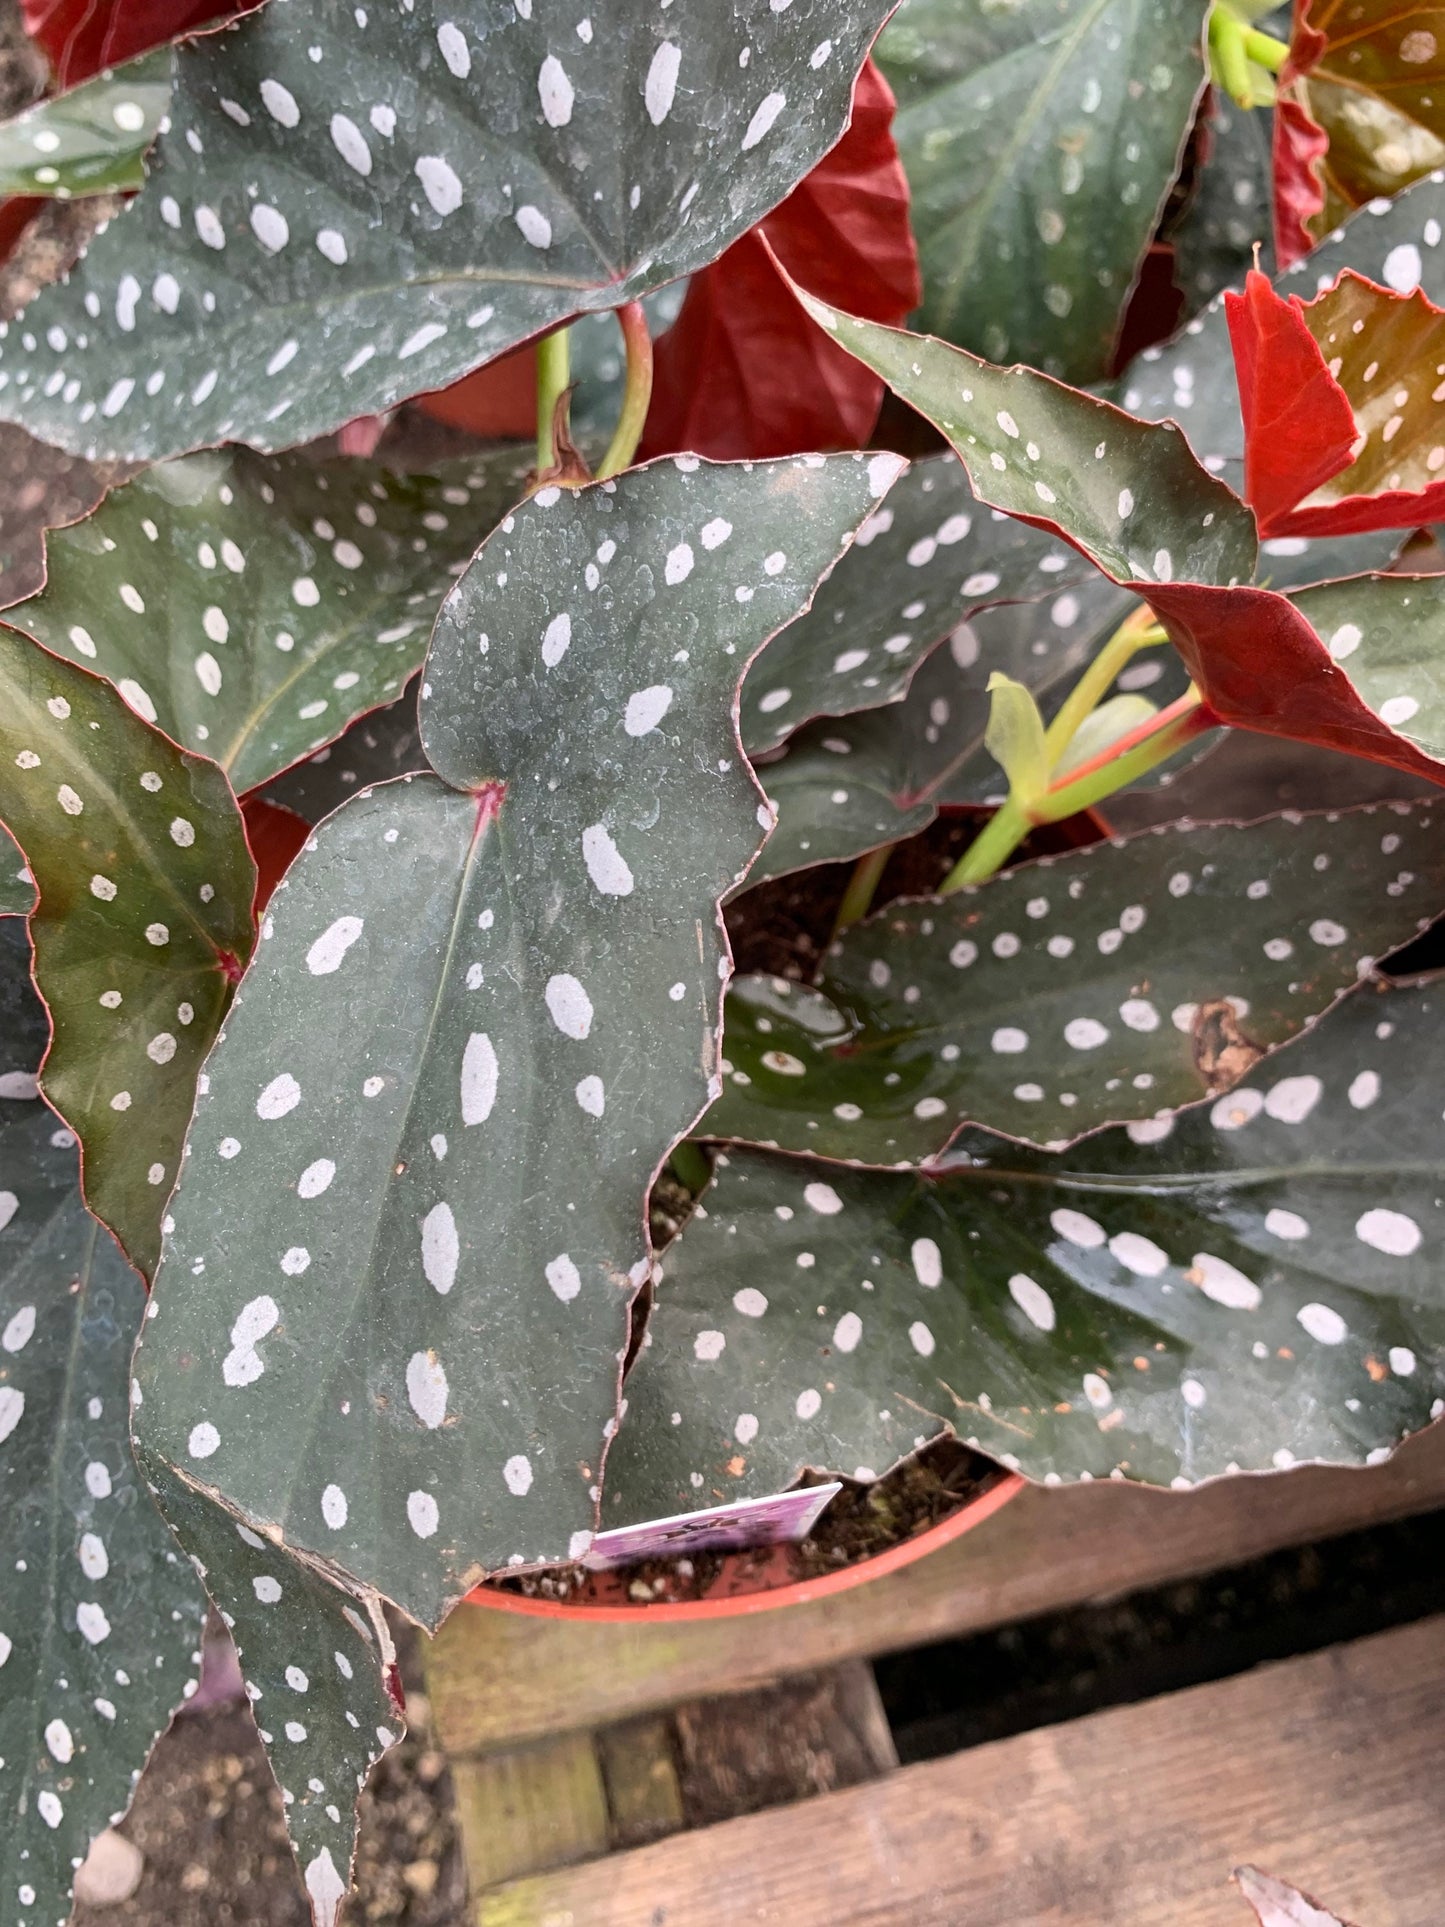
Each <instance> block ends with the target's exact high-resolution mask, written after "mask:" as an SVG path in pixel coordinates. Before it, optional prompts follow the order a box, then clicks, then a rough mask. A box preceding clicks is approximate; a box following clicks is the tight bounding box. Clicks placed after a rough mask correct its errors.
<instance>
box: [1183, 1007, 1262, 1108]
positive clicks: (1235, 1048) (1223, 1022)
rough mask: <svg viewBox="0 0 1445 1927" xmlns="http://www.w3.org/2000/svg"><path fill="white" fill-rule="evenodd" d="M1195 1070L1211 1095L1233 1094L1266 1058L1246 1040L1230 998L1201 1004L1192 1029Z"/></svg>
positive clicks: (1259, 1049)
mask: <svg viewBox="0 0 1445 1927" xmlns="http://www.w3.org/2000/svg"><path fill="white" fill-rule="evenodd" d="M1190 1041H1191V1043H1192V1045H1193V1049H1194V1067H1195V1069H1196V1070H1197V1071H1198V1072H1199V1075H1200V1076H1201V1077H1202V1078H1203V1079H1204V1082H1205V1084H1206V1085H1207V1086H1208V1088H1209V1091H1210V1094H1211V1095H1218V1094H1219V1093H1220V1092H1222V1091H1227V1090H1230V1089H1231V1088H1232V1087H1233V1086H1234V1085H1235V1084H1237V1083H1238V1082H1239V1080H1240V1078H1241V1077H1247V1076H1248V1075H1249V1073H1250V1072H1251V1071H1252V1070H1253V1069H1254V1067H1255V1065H1256V1064H1257V1063H1258V1062H1259V1060H1260V1058H1261V1057H1263V1056H1264V1051H1263V1050H1262V1049H1261V1047H1260V1046H1259V1045H1258V1044H1256V1043H1254V1042H1253V1041H1252V1039H1250V1038H1248V1037H1246V1036H1245V1034H1244V1032H1243V1031H1242V1030H1241V1029H1240V1027H1239V1017H1238V1015H1237V1014H1236V1012H1235V1008H1234V1006H1233V1004H1231V1003H1230V1001H1229V999H1228V998H1227V997H1216V998H1214V999H1212V1000H1211V1001H1210V1002H1209V1003H1206V1004H1201V1005H1200V1006H1199V1008H1198V1010H1197V1011H1196V1012H1195V1013H1194V1022H1193V1024H1192V1025H1191V1026H1190Z"/></svg>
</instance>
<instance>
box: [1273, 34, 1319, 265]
mask: <svg viewBox="0 0 1445 1927" xmlns="http://www.w3.org/2000/svg"><path fill="white" fill-rule="evenodd" d="M1309 8H1310V0H1295V8H1294V24H1293V27H1292V28H1291V31H1290V44H1289V59H1288V60H1287V61H1286V62H1285V64H1284V67H1283V69H1282V71H1281V73H1280V76H1279V97H1278V99H1277V100H1276V102H1275V109H1274V140H1273V148H1274V152H1273V173H1274V251H1275V258H1276V259H1277V260H1278V262H1279V267H1280V272H1281V273H1283V272H1284V270H1285V269H1286V268H1292V267H1293V266H1294V264H1295V262H1296V261H1302V260H1303V259H1304V257H1305V256H1306V255H1307V254H1308V253H1309V251H1310V249H1311V248H1312V247H1313V246H1314V244H1315V237H1314V236H1313V235H1312V234H1311V233H1310V231H1309V223H1310V222H1311V221H1312V220H1313V219H1314V218H1315V216H1316V215H1317V214H1319V213H1320V212H1321V210H1322V209H1323V207H1324V204H1325V189H1324V182H1323V181H1322V180H1321V178H1320V171H1319V169H1320V163H1321V161H1323V159H1324V157H1325V155H1326V153H1327V152H1328V151H1329V145H1330V137H1329V135H1328V134H1327V133H1326V132H1325V130H1324V129H1323V127H1321V126H1320V125H1319V123H1318V122H1317V121H1316V120H1315V118H1314V116H1313V115H1312V114H1311V113H1310V111H1309V109H1308V108H1307V107H1306V106H1305V104H1304V102H1303V100H1302V99H1301V98H1300V90H1299V88H1298V87H1296V86H1295V85H1294V84H1293V83H1294V82H1296V81H1298V80H1300V79H1302V78H1303V76H1304V75H1306V74H1307V73H1308V72H1309V71H1310V69H1311V67H1313V66H1314V65H1315V64H1316V62H1317V61H1318V60H1319V58H1320V56H1321V55H1322V54H1323V53H1324V50H1325V48H1326V47H1327V46H1328V44H1329V42H1328V38H1327V36H1326V35H1324V34H1322V33H1319V32H1317V31H1316V30H1315V28H1313V27H1312V26H1311V25H1310V24H1309V21H1308V18H1307V15H1308V13H1309Z"/></svg>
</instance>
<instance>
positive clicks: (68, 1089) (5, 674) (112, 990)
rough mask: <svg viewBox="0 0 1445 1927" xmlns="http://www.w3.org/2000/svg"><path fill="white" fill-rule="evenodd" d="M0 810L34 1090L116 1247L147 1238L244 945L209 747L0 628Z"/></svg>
mask: <svg viewBox="0 0 1445 1927" xmlns="http://www.w3.org/2000/svg"><path fill="white" fill-rule="evenodd" d="M0 818H3V820H4V821H5V823H6V824H8V826H9V828H10V829H11V830H12V832H13V833H14V835H15V838H16V840H17V841H18V842H19V844H20V846H21V848H22V849H23V850H24V852H25V855H26V857H27V859H28V861H29V864H30V868H31V869H32V870H33V872H34V873H35V877H36V879H37V883H38V886H39V890H40V905H39V908H38V909H37V910H36V912H35V914H34V916H33V917H32V919H31V926H30V927H31V934H32V936H33V938H34V942H35V956H36V963H35V975H36V981H37V982H38V983H39V985H40V986H41V991H42V994H43V995H44V997H45V1000H46V1002H47V1004H48V1005H49V1007H50V1014H51V1018H52V1021H53V1023H54V1027H55V1037H54V1042H53V1043H52V1045H51V1048H50V1054H49V1056H48V1057H47V1059H46V1064H45V1075H44V1079H43V1083H44V1087H45V1093H46V1096H47V1097H48V1098H49V1099H50V1101H51V1102H52V1103H53V1104H54V1106H55V1108H56V1109H57V1110H58V1111H59V1112H60V1113H61V1115H62V1116H63V1117H64V1118H65V1119H66V1121H67V1122H68V1123H69V1124H70V1125H71V1126H72V1128H73V1129H74V1130H75V1131H76V1132H77V1134H78V1135H79V1137H80V1139H81V1141H82V1143H83V1144H84V1146H85V1192H86V1198H87V1201H88V1202H89V1204H90V1205H91V1207H92V1209H93V1210H94V1211H95V1212H96V1214H97V1216H98V1217H100V1218H102V1219H103V1220H104V1221H105V1223H106V1224H108V1225H109V1226H110V1227H111V1229H112V1230H113V1231H114V1232H115V1234H116V1236H117V1237H118V1238H119V1239H120V1241H121V1243H122V1244H123V1245H124V1247H125V1249H126V1251H127V1252H128V1253H129V1255H130V1257H131V1259H132V1260H133V1261H134V1263H135V1264H136V1265H137V1266H138V1267H139V1268H140V1269H141V1270H143V1271H146V1272H149V1271H150V1270H151V1269H152V1267H153V1266H154V1264H155V1261H156V1257H157V1255H158V1253H159V1249H160V1216H161V1206H162V1204H163V1203H164V1201H165V1197H166V1194H167V1192H168V1191H169V1190H170V1187H171V1185H172V1184H173V1183H174V1182H175V1177H176V1170H177V1166H178V1163H179V1159H180V1150H181V1141H182V1139H183V1137H184V1135H185V1130H186V1125H187V1122H188V1121H189V1119H190V1115H191V1101H192V1096H193V1094H194V1090H195V1080H196V1072H197V1070H198V1068H199V1066H200V1063H201V1059H202V1058H203V1057H204V1056H205V1054H206V1052H207V1051H208V1050H209V1049H210V1047H211V1044H212V1042H213V1041H214V1039H215V1036H216V1032H217V1029H218V1028H219V1026H220V1022H221V1018H222V1016H223V1014H224V1012H225V1009H226V1006H227V1004H228V1003H229V1002H230V997H231V986H232V983H233V982H234V980H235V978H236V977H237V976H238V975H239V973H240V968H241V966H242V964H244V962H245V960H246V958H247V956H248V955H249V954H250V949H251V942H252V932H253V925H252V918H251V896H252V891H253V890H254V888H255V880H256V873H255V866H254V864H253V863H252V861H251V854H250V851H249V850H248V849H247V847H246V836H245V831H244V830H243V829H242V826H241V815H240V811H239V810H238V809H237V807H236V800H235V798H234V797H233V796H232V794H231V791H230V788H229V786H228V785H227V782H226V779H225V777H224V776H223V775H222V774H221V772H220V771H219V770H218V769H217V768H216V767H215V765H214V764H213V763H208V762H206V761H205V760H204V758H202V757H198V756H191V755H188V754H186V753H185V752H183V751H181V750H178V749H177V748H176V747H175V745H174V744H173V743H171V742H169V741H168V740H167V738H166V737H164V736H162V735H161V734H160V732H159V731H158V730H154V729H152V728H151V727H150V726H149V725H148V724H147V723H145V722H143V721H142V720H141V718H140V717H139V716H137V715H134V714H133V713H132V712H131V710H130V709H129V708H128V707H127V706H126V704H125V703H124V702H123V701H122V699H121V697H120V696H119V695H118V694H117V693H116V691H115V690H114V689H112V688H111V687H110V686H109V684H108V683H105V682H102V681H101V679H100V678H99V677H98V676H93V675H89V674H87V673H86V672H85V671H84V670H81V669H78V668H76V667H75V666H74V664H72V663H69V662H65V661H62V660H61V659H60V658H59V657H57V656H52V655H50V654H48V653H47V652H46V651H45V650H44V649H41V648H38V647H37V646H36V644H35V643H33V642H32V641H31V640H30V639H29V637H27V636H22V635H20V634H18V633H17V631H15V630H14V629H7V628H4V627H3V626H0Z"/></svg>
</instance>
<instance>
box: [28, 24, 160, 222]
mask: <svg viewBox="0 0 1445 1927" xmlns="http://www.w3.org/2000/svg"><path fill="white" fill-rule="evenodd" d="M170 97H171V62H170V55H169V54H168V53H167V52H166V51H165V50H164V49H162V50H160V51H158V52H156V53H152V54H143V55H142V56H141V58H140V59H139V60H130V61H127V62H126V63H125V65H124V66H121V67H117V68H115V69H114V70H113V71H112V72H110V73H104V74H101V75H99V76H98V77H97V78H96V79H95V80H87V81H84V82H83V83H82V84H81V85H80V86H79V87H72V88H71V89H70V90H69V92H67V93H64V94H58V95H56V96H55V97H54V98H53V99H51V100H43V101H41V102H40V103H39V105H38V106H35V107H31V108H29V109H28V110H27V111H26V112H25V113H23V114H19V115H17V116H16V118H15V119H14V120H7V121H4V122H0V194H37V195H51V196H54V197H55V198H56V199H57V200H67V201H68V200H70V199H71V198H72V197H73V196H75V195H78V194H119V193H131V192H133V191H134V190H135V189H136V188H138V187H140V185H141V184H142V182H143V181H144V180H145V152H146V149H147V148H148V147H149V146H150V144H151V142H152V141H153V140H154V139H155V135H156V129H157V128H158V127H159V125H160V122H161V118H162V116H163V115H164V113H165V111H166V108H167V106H168V104H169V102H170Z"/></svg>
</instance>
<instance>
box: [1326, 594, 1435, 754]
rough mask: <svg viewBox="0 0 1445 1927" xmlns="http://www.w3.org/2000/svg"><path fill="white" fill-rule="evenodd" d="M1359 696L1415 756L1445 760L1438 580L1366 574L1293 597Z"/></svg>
mask: <svg viewBox="0 0 1445 1927" xmlns="http://www.w3.org/2000/svg"><path fill="white" fill-rule="evenodd" d="M1290 601H1291V602H1293V604H1294V605H1295V607H1296V608H1297V609H1298V610H1299V611H1300V613H1301V614H1302V615H1303V616H1304V617H1305V618H1306V619H1307V620H1308V622H1309V623H1310V625H1311V627H1312V628H1313V629H1314V631H1315V633H1316V634H1317V635H1318V636H1319V637H1320V638H1321V639H1322V640H1323V642H1324V644H1325V647H1326V648H1327V649H1328V650H1329V652H1330V657H1331V660H1332V661H1334V662H1336V663H1338V664H1339V666H1340V667H1341V668H1342V669H1343V671H1344V673H1345V675H1346V676H1347V677H1348V679H1349V681H1350V682H1351V683H1352V684H1353V686H1354V688H1355V689H1356V691H1357V692H1358V693H1359V695H1360V696H1361V697H1362V698H1363V699H1364V701H1365V702H1366V703H1367V704H1368V705H1369V707H1370V708H1371V709H1372V710H1374V712H1375V713H1376V715H1377V716H1379V717H1380V718H1381V719H1382V720H1383V721H1384V722H1387V723H1388V724H1389V725H1390V727H1391V728H1392V729H1394V730H1397V731H1398V732H1399V734H1400V735H1402V736H1404V737H1405V738H1406V740H1407V741H1409V742H1411V743H1413V744H1414V745H1415V747H1416V748H1417V749H1420V750H1423V751H1424V753H1425V754H1426V755H1427V756H1433V757H1435V758H1436V759H1437V760H1445V650H1442V644H1445V606H1442V599H1441V594H1440V582H1439V578H1438V577H1436V576H1407V575H1363V576H1354V577H1351V578H1347V579H1346V580H1345V581H1343V582H1324V583H1321V584H1320V585H1319V586H1318V587H1317V588H1313V589H1303V590H1300V591H1298V592H1297V593H1296V594H1294V595H1292V596H1291V597H1290Z"/></svg>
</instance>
